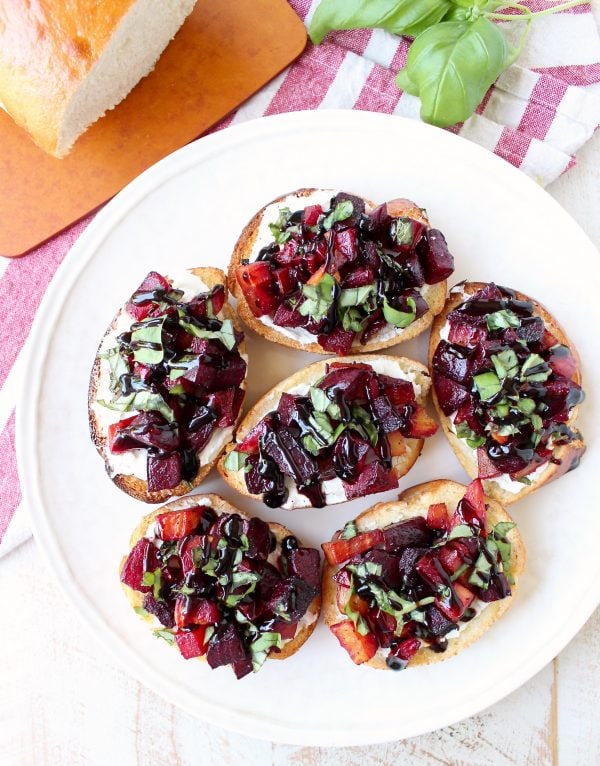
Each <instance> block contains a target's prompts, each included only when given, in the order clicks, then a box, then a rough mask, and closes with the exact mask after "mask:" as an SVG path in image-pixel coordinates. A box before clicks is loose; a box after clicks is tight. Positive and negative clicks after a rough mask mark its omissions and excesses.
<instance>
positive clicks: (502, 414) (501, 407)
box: [493, 399, 510, 420]
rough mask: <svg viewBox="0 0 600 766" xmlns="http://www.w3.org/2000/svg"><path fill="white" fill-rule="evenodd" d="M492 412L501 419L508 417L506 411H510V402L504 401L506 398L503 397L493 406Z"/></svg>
mask: <svg viewBox="0 0 600 766" xmlns="http://www.w3.org/2000/svg"><path fill="white" fill-rule="evenodd" d="M493 412H494V415H495V416H496V417H497V418H500V420H502V419H503V418H506V417H508V413H509V412H510V404H509V403H508V402H507V401H506V399H503V400H502V401H501V402H498V404H497V405H496V406H495V407H494V410H493Z"/></svg>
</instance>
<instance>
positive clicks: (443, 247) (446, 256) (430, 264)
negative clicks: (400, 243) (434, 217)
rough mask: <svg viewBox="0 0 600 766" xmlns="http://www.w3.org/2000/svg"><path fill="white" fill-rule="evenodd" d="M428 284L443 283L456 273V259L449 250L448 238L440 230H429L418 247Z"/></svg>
mask: <svg viewBox="0 0 600 766" xmlns="http://www.w3.org/2000/svg"><path fill="white" fill-rule="evenodd" d="M417 252H418V253H419V258H420V259H421V263H422V264H423V270H424V271H425V279H426V281H427V283H428V284H430V285H434V284H436V283H437V282H442V281H443V280H444V279H448V277H449V276H450V275H451V274H452V272H453V271H454V258H453V257H452V255H451V253H450V251H449V250H448V243H447V242H446V238H445V237H444V235H443V234H442V232H441V231H439V230H438V229H429V231H427V232H426V233H425V235H424V236H423V237H422V239H421V241H420V242H419V244H418V245H417Z"/></svg>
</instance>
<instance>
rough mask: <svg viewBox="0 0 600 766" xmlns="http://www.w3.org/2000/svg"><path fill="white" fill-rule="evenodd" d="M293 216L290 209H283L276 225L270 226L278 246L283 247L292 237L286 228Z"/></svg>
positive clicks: (271, 224)
mask: <svg viewBox="0 0 600 766" xmlns="http://www.w3.org/2000/svg"><path fill="white" fill-rule="evenodd" d="M291 214H292V211H291V210H290V209H289V207H282V208H281V209H280V210H279V215H278V216H277V220H276V221H275V222H274V223H270V224H269V229H270V230H271V234H272V235H273V238H274V240H275V242H277V244H278V245H283V244H284V243H285V242H287V241H288V239H289V238H290V237H291V232H289V231H286V227H287V225H288V222H289V220H290V216H291Z"/></svg>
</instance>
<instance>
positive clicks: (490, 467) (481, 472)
mask: <svg viewBox="0 0 600 766" xmlns="http://www.w3.org/2000/svg"><path fill="white" fill-rule="evenodd" d="M501 473H502V471H500V470H499V468H498V467H497V466H496V464H495V463H494V461H493V460H492V458H491V457H490V456H489V455H488V453H487V450H486V449H485V447H478V448H477V475H478V476H479V478H480V479H493V478H494V477H495V476H500V474H501Z"/></svg>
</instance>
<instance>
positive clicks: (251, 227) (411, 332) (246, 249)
mask: <svg viewBox="0 0 600 766" xmlns="http://www.w3.org/2000/svg"><path fill="white" fill-rule="evenodd" d="M315 191H319V190H318V189H314V188H304V189H297V190H296V191H294V192H289V193H288V194H284V195H282V196H280V197H277V198H276V199H274V200H272V201H271V202H269V203H267V204H266V205H265V206H264V207H263V208H261V209H260V210H259V211H258V213H256V214H255V215H254V216H253V217H252V218H251V219H250V221H249V223H247V224H246V226H245V227H244V230H243V231H242V233H241V235H240V237H239V239H238V241H237V243H236V245H235V247H234V250H233V254H232V256H231V262H230V264H229V271H228V276H227V279H228V285H229V290H230V292H231V293H232V295H234V296H235V298H236V299H237V312H238V314H239V316H240V318H241V319H242V321H243V322H244V324H246V325H248V327H250V328H251V329H252V330H254V332H255V333H257V334H258V335H261V336H262V337H263V338H266V339H267V340H270V341H273V342H274V343H279V344H281V345H283V346H288V347H289V348H295V349H299V350H300V351H309V352H310V353H312V354H326V355H331V352H330V351H326V350H325V349H324V348H323V347H322V346H320V345H319V344H318V343H317V342H316V341H315V342H314V343H301V342H300V341H297V340H294V339H293V338H289V337H287V336H286V335H284V334H282V333H280V332H278V331H277V330H276V329H274V328H272V327H267V325H265V324H263V323H262V322H261V321H260V319H259V318H258V317H255V316H254V314H253V313H252V310H251V309H250V307H249V306H248V303H247V302H246V299H245V297H244V294H243V292H242V290H241V288H240V286H239V284H238V281H237V279H236V277H235V271H236V269H237V268H238V266H241V265H242V260H243V259H248V260H250V261H251V262H252V261H253V260H255V259H254V258H253V255H255V254H254V253H253V250H254V243H255V241H256V237H257V234H258V230H259V227H260V224H261V221H262V219H263V216H264V214H265V212H266V210H267V208H268V207H269V206H270V205H273V204H276V203H280V202H283V201H284V200H285V199H286V198H287V197H289V196H290V195H296V196H297V197H298V199H299V200H302V198H303V197H308V196H309V195H310V194H312V193H313V192H315ZM331 194H332V196H334V195H335V194H336V191H335V190H331ZM353 196H356V197H360V195H359V194H356V195H353ZM363 199H364V202H365V205H366V208H367V210H373V209H375V207H376V205H375V203H374V202H371V201H370V200H368V199H365V198H363ZM388 205H393V206H394V208H393V209H394V215H396V216H407V217H410V218H414V219H416V220H418V221H421V222H422V223H424V224H425V225H426V226H427V228H430V225H429V220H428V219H427V216H426V215H425V213H424V212H423V210H422V209H421V208H419V207H417V205H416V204H415V203H414V202H411V200H407V199H403V198H402V199H400V198H399V199H397V200H391V201H390V202H388ZM446 292H447V281H446V280H444V281H443V282H439V283H437V284H435V285H427V290H426V291H425V292H424V297H425V296H426V300H427V303H428V305H429V311H427V313H426V314H424V315H423V316H422V317H420V318H419V319H417V320H416V321H415V322H413V323H412V324H411V325H409V326H408V327H405V328H404V329H398V330H397V332H396V334H395V335H393V336H392V337H391V338H387V339H385V340H379V341H378V340H377V339H376V338H373V339H371V340H370V341H368V343H365V344H364V345H363V344H361V342H360V341H359V340H358V339H355V340H354V342H353V344H352V348H351V352H352V353H353V354H362V353H365V354H368V353H371V352H372V351H378V350H380V349H384V348H390V347H391V346H396V345H398V343H404V342H405V341H407V340H410V339H411V338H414V337H416V336H417V335H420V334H421V333H422V332H424V331H425V330H426V329H427V328H428V327H429V326H430V325H431V323H432V322H433V318H434V316H435V315H436V314H438V313H439V312H440V311H441V310H442V308H443V306H444V301H445V300H446Z"/></svg>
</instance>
